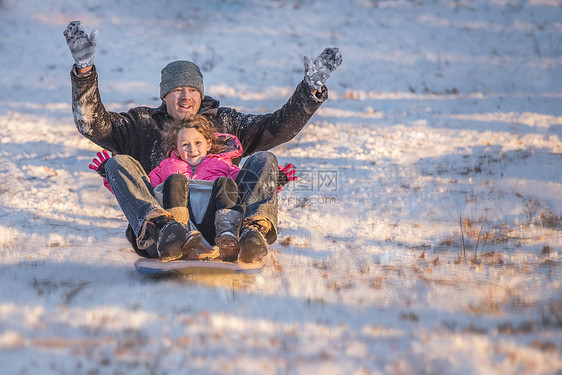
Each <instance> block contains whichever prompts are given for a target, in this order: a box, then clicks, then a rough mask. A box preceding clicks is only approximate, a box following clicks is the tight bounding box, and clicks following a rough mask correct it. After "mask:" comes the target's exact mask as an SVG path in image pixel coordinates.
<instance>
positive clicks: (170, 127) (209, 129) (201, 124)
mask: <svg viewBox="0 0 562 375" xmlns="http://www.w3.org/2000/svg"><path fill="white" fill-rule="evenodd" d="M189 128H192V129H195V130H197V131H198V132H199V133H200V134H201V135H202V136H203V137H204V138H205V139H206V140H207V142H209V144H210V145H211V149H210V150H209V154H220V153H221V152H223V151H224V150H225V149H226V146H225V145H224V143H221V142H220V141H219V139H218V138H217V136H216V135H215V133H216V132H217V129H216V128H215V126H214V125H213V123H212V122H211V121H209V120H208V119H207V118H206V117H205V116H202V115H193V116H191V117H188V118H185V119H183V120H172V121H170V122H168V123H167V124H166V125H165V126H164V130H163V131H162V141H163V148H164V152H165V153H166V156H168V157H169V156H170V154H171V153H172V151H175V150H176V147H177V144H178V134H179V132H180V130H182V129H189Z"/></svg>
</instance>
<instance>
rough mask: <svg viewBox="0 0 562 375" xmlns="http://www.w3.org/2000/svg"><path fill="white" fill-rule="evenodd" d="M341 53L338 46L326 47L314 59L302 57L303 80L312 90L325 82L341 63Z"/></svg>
mask: <svg viewBox="0 0 562 375" xmlns="http://www.w3.org/2000/svg"><path fill="white" fill-rule="evenodd" d="M341 62H342V55H341V52H340V50H339V49H338V48H326V49H325V50H324V51H323V52H322V53H321V54H320V55H319V56H318V57H317V58H316V59H314V61H312V60H311V59H310V57H308V56H305V57H304V80H305V81H306V83H308V84H309V85H310V86H311V87H312V88H313V89H314V90H318V89H319V88H320V87H322V86H324V85H325V84H326V81H327V80H328V78H330V74H332V72H333V71H334V70H336V69H337V68H338V66H340V65H341Z"/></svg>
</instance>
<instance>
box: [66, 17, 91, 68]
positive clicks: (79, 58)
mask: <svg viewBox="0 0 562 375" xmlns="http://www.w3.org/2000/svg"><path fill="white" fill-rule="evenodd" d="M63 34H64V37H65V38H66V43H67V44H68V48H70V53H71V54H72V57H73V58H74V61H75V62H76V67H77V68H85V67H87V66H91V65H94V57H96V48H97V46H98V40H97V39H98V30H97V29H96V30H94V31H92V33H91V34H90V37H88V34H86V32H85V31H84V27H83V26H82V22H80V21H72V22H70V23H69V24H68V26H67V27H66V30H64V33H63Z"/></svg>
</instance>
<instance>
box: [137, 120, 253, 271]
mask: <svg viewBox="0 0 562 375" xmlns="http://www.w3.org/2000/svg"><path fill="white" fill-rule="evenodd" d="M163 146H164V151H165V152H166V154H167V155H169V157H168V158H167V159H164V160H163V161H162V162H161V163H160V165H159V166H158V167H156V168H154V169H153V170H152V171H151V172H150V173H149V175H148V177H149V179H150V182H151V184H152V185H153V186H154V187H155V191H156V192H157V193H158V191H160V190H161V192H162V203H163V208H164V209H166V210H168V211H170V212H171V213H172V214H173V216H174V219H175V220H176V221H178V222H180V223H182V224H184V225H186V224H187V223H188V222H189V221H190V220H189V219H190V218H191V222H192V223H193V224H194V225H195V227H196V229H197V230H199V231H200V232H201V234H202V235H203V237H204V238H205V240H206V241H207V242H208V243H209V244H210V245H214V244H217V245H218V247H219V252H220V255H221V258H222V260H224V261H236V260H237V258H238V253H239V251H240V246H239V244H238V231H239V228H240V222H241V220H242V212H243V211H242V206H241V205H240V204H239V203H238V200H239V198H238V197H239V194H238V187H237V185H236V182H235V181H234V179H235V178H236V176H237V175H238V172H240V168H239V167H238V166H236V165H234V164H233V163H232V159H234V158H239V157H241V156H242V145H241V144H240V142H239V141H238V139H237V138H236V137H235V136H233V135H230V134H219V133H215V129H214V127H213V125H212V123H211V122H210V121H209V120H207V119H206V118H205V117H204V116H201V115H195V116H193V117H190V118H188V119H184V120H174V121H172V122H170V123H168V124H167V125H166V127H165V128H164V131H163ZM201 180H203V181H201ZM210 181H212V183H211V182H210ZM159 185H160V186H159ZM205 187H206V189H205ZM202 190H207V191H209V190H210V191H211V194H210V198H207V197H206V196H205V195H206V194H204V193H202ZM205 198H206V199H205Z"/></svg>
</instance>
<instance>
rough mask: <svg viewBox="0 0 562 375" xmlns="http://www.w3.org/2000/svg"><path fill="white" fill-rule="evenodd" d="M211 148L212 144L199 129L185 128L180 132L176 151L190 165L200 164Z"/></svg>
mask: <svg viewBox="0 0 562 375" xmlns="http://www.w3.org/2000/svg"><path fill="white" fill-rule="evenodd" d="M210 150H211V144H210V143H209V141H207V140H206V139H205V137H203V135H202V134H201V133H199V132H198V131H197V130H195V129H193V128H184V129H181V130H180V131H179V132H178V143H177V145H176V153H177V154H178V156H179V158H180V159H181V160H183V161H185V162H186V163H187V164H189V165H190V166H192V167H196V166H198V165H199V164H200V163H201V162H202V161H203V159H205V156H207V153H208V152H209V151H210Z"/></svg>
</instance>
